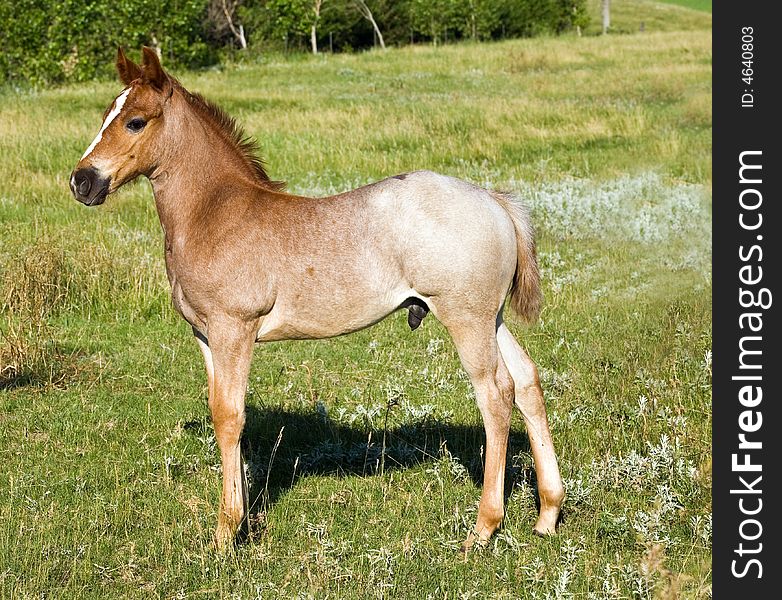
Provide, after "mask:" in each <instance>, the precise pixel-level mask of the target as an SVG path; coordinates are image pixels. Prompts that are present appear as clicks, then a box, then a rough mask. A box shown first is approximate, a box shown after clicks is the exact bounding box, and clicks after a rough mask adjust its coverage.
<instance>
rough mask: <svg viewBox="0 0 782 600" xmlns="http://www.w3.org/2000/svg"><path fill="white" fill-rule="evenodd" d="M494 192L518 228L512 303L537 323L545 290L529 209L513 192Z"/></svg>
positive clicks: (521, 314)
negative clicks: (541, 286)
mask: <svg viewBox="0 0 782 600" xmlns="http://www.w3.org/2000/svg"><path fill="white" fill-rule="evenodd" d="M492 196H494V198H495V199H496V200H497V202H498V203H499V204H500V206H502V208H504V209H505V212H507V213H508V215H509V216H510V218H511V221H513V227H514V229H515V230H516V272H515V273H514V274H513V282H512V283H511V287H510V306H511V308H512V309H513V311H514V312H515V313H516V314H517V315H519V316H520V317H521V318H522V319H523V320H524V321H525V322H527V323H534V322H535V321H536V320H537V318H538V316H539V315H540V308H541V303H542V301H543V294H542V292H541V290H540V271H539V270H538V256H537V251H536V250H535V233H534V230H533V228H532V223H531V222H530V215H529V210H528V209H527V207H526V206H525V205H524V204H522V203H521V201H520V200H519V199H518V198H516V197H515V196H513V195H512V194H506V193H502V192H492Z"/></svg>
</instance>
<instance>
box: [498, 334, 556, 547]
mask: <svg viewBox="0 0 782 600" xmlns="http://www.w3.org/2000/svg"><path fill="white" fill-rule="evenodd" d="M499 323H500V326H499V328H498V329H497V343H498V345H499V347H500V353H501V354H502V358H503V359H504V361H505V364H506V365H507V367H508V370H509V371H510V373H511V376H512V377H513V381H514V383H515V401H516V406H517V407H518V409H519V410H520V411H521V414H522V415H523V416H524V422H525V424H526V425H527V433H528V435H529V443H530V446H531V448H532V457H533V459H534V460H535V471H536V473H537V478H538V495H539V496H540V515H539V516H538V522H537V523H536V524H535V529H534V532H535V533H536V534H538V535H548V534H552V533H554V531H555V528H556V524H557V518H558V517H559V510H560V507H561V506H562V501H563V499H564V497H565V490H564V488H563V487H562V478H561V477H560V475H559V466H558V464H557V455H556V454H555V453H554V444H553V443H552V440H551V432H550V431H549V428H548V419H547V418H546V406H545V404H544V403H543V390H542V389H541V387H540V379H539V378H538V370H537V368H536V367H535V363H533V362H532V360H531V359H530V357H529V356H528V355H527V353H526V352H524V350H523V349H522V348H521V346H520V345H519V343H518V342H517V341H516V339H515V338H514V337H513V335H511V332H510V331H508V328H507V327H506V326H505V324H504V323H502V321H501V320H500V321H499Z"/></svg>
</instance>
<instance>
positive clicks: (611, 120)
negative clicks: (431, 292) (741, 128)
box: [0, 2, 711, 599]
mask: <svg viewBox="0 0 782 600" xmlns="http://www.w3.org/2000/svg"><path fill="white" fill-rule="evenodd" d="M613 4H614V5H615V6H616V7H617V13H616V14H617V19H616V20H615V22H616V21H617V20H618V25H617V27H620V26H621V25H622V20H621V15H622V10H625V11H627V13H628V14H629V8H628V5H629V4H630V3H621V2H615V3H613ZM634 4H635V3H634ZM659 6H660V5H657V4H653V3H648V2H647V3H639V4H638V8H637V9H636V11H644V10H645V11H648V12H649V14H650V15H653V14H654V15H656V14H659V13H658V12H657V11H658V7H659ZM620 7H621V10H620ZM660 10H662V9H660ZM664 12H665V13H666V14H673V15H674V17H675V18H676V20H675V21H674V22H673V23H671V22H670V21H668V20H666V21H665V26H664V27H663V26H661V27H660V28H659V29H660V30H657V29H655V27H654V26H653V24H654V23H655V21H654V20H653V19H652V18H651V16H649V17H646V20H645V22H646V27H645V32H644V33H637V28H636V27H635V26H634V25H632V24H631V23H630V21H629V20H628V21H627V26H626V29H627V31H634V32H636V33H633V34H627V35H612V36H607V37H591V36H584V37H582V38H576V37H563V38H556V39H534V40H520V41H512V42H504V43H498V44H482V45H471V44H464V45H459V46H448V47H441V48H437V49H433V48H430V47H413V48H405V49H401V50H390V51H388V52H387V53H380V52H371V53H366V54H361V55H351V56H328V55H324V56H320V57H317V58H310V57H288V58H284V57H268V58H267V59H265V60H263V61H262V62H260V63H259V64H235V65H232V66H231V67H229V68H226V69H224V70H219V71H217V70H216V71H213V72H206V73H198V74H196V73H181V74H179V75H181V79H182V80H183V82H184V84H185V85H186V86H188V87H191V88H192V89H194V90H197V91H200V92H202V93H204V94H206V95H207V96H208V97H210V98H212V99H214V100H216V101H217V102H218V103H220V104H222V105H223V106H224V108H226V109H227V110H228V112H229V113H231V114H232V115H234V116H236V117H237V118H238V120H239V121H240V122H241V123H243V124H244V125H245V126H246V129H247V131H248V132H249V133H252V134H253V135H255V136H257V138H258V139H259V140H260V143H261V146H262V148H263V154H264V156H265V157H266V158H267V161H268V166H269V172H270V174H271V176H272V177H274V178H282V179H287V181H288V182H289V188H290V189H291V190H293V191H296V192H301V193H310V194H313V195H314V194H327V193H331V192H333V191H338V190H343V189H347V188H350V187H352V186H356V185H359V184H362V183H365V182H368V181H371V180H374V179H377V178H381V177H383V176H387V175H392V174H394V173H398V172H404V171H409V170H415V169H419V168H428V169H432V170H436V171H440V172H443V173H448V174H451V175H455V176H458V177H462V178H465V179H468V180H471V181H474V182H477V183H479V184H484V185H487V186H492V187H495V188H500V189H506V190H511V191H515V192H517V193H518V194H519V195H520V196H522V197H523V198H524V199H525V201H527V202H528V203H529V204H530V205H531V206H532V209H533V215H534V221H535V223H536V225H537V228H538V237H539V253H540V263H541V267H542V271H543V275H544V283H545V295H546V303H545V309H544V311H543V314H542V318H541V321H540V322H539V323H538V324H537V325H535V326H533V327H530V328H525V327H522V326H521V325H520V324H519V323H518V322H517V321H515V320H514V319H513V317H509V321H510V327H511V329H512V330H513V331H514V332H515V333H516V334H517V335H518V337H519V338H520V340H521V341H522V343H523V344H524V345H525V346H526V347H527V349H528V350H529V352H530V353H531V355H532V356H533V357H534V358H535V359H536V360H537V362H538V364H539V366H540V369H541V373H542V377H543V383H544V390H545V392H546V395H547V403H548V408H549V415H550V420H551V424H552V429H553V434H554V440H555V443H556V446H557V449H558V453H559V457H560V464H561V468H562V473H563V476H564V478H565V484H566V489H567V493H568V497H567V500H566V503H565V507H564V516H563V522H562V523H561V526H560V529H559V535H557V536H555V537H551V538H547V539H538V538H535V537H533V536H532V534H531V529H532V525H533V524H534V520H535V515H536V506H535V476H534V471H533V465H532V458H531V454H530V452H529V446H528V442H527V438H526V434H525V431H524V427H523V423H522V420H521V418H520V415H518V414H517V415H516V416H514V424H513V429H512V434H511V443H510V455H509V464H508V471H507V482H508V485H507V488H508V492H509V497H508V501H507V516H506V520H505V524H504V527H503V529H502V530H501V531H500V532H499V534H498V535H496V536H495V537H494V538H493V539H492V541H491V543H490V544H489V546H488V547H487V548H485V549H484V550H482V551H476V552H473V553H471V554H469V555H468V556H466V557H462V556H460V555H459V554H458V553H457V552H456V549H457V547H458V544H459V542H461V540H462V539H463V538H464V537H465V536H466V534H467V531H468V528H469V527H470V526H471V525H472V523H473V520H474V516H475V511H476V504H477V500H478V497H479V494H480V487H479V484H477V483H476V482H479V481H480V478H481V454H482V444H483V431H482V428H481V422H480V417H479V414H478V410H477V408H476V407H475V404H474V401H473V398H472V397H471V391H470V388H469V384H468V382H467V380H466V377H465V376H464V375H463V372H462V371H461V369H460V367H459V364H458V359H457V357H456V355H455V352H454V348H453V345H452V344H451V342H450V339H449V338H448V337H447V335H446V333H445V332H444V330H443V329H442V328H441V327H440V326H439V324H438V323H437V322H436V321H435V320H434V319H427V320H426V321H425V322H424V324H423V325H422V327H421V328H420V329H419V330H418V331H416V332H414V333H411V332H410V331H409V330H408V329H407V326H406V323H405V315H404V314H402V313H398V314H395V315H393V316H392V317H391V318H389V319H387V320H386V321H384V322H383V323H381V324H379V325H377V326H375V327H374V328H371V329H368V330H365V331H362V332H359V333H357V334H354V335H352V336H349V337H345V338H340V339H335V340H330V341H319V342H293V343H275V344H268V345H264V346H261V347H258V349H257V350H256V354H255V360H254V363H253V368H252V373H251V378H250V389H249V391H248V396H247V403H248V426H247V431H246V435H245V439H244V451H245V456H246V457H247V459H248V461H249V472H248V476H249V479H250V482H251V485H252V490H253V498H254V499H255V498H257V500H254V505H253V520H252V528H251V532H250V537H249V540H248V541H247V542H246V543H244V544H242V545H240V546H239V547H238V548H237V549H236V551H235V552H233V553H229V554H227V555H219V554H217V553H216V552H215V551H214V550H213V549H212V547H211V536H212V531H213V526H214V523H215V518H216V508H217V502H218V497H219V476H220V474H219V459H218V455H217V452H216V449H215V444H214V436H213V433H212V428H211V423H210V420H209V416H208V411H207V408H206V398H205V393H206V389H205V376H204V373H203V366H202V362H201V358H200V354H199V352H198V350H197V348H196V345H195V343H194V341H193V340H192V336H191V334H190V332H189V328H188V327H187V326H186V324H185V323H184V322H183V321H182V320H181V319H180V318H179V317H178V316H177V315H176V314H175V313H174V311H173V309H172V308H171V305H170V300H169V291H168V284H167V282H166V279H165V272H164V267H163V258H162V236H161V232H160V227H159V224H158V221H157V217H156V214H155V211H154V206H153V203H152V198H151V194H150V189H149V185H148V183H146V182H141V183H138V184H135V185H132V186H129V187H128V188H127V189H124V190H122V191H121V192H120V193H118V194H117V195H116V196H114V197H112V198H110V199H109V200H108V202H107V203H106V204H105V205H104V206H103V207H101V208H99V209H92V210H91V209H87V208H85V207H83V206H81V205H78V204H77V203H76V202H75V201H74V200H73V198H72V197H71V196H70V193H69V192H68V185H67V178H68V175H69V172H70V170H71V168H72V167H73V165H74V164H75V162H76V161H77V159H78V157H79V156H81V153H82V152H83V150H84V148H85V147H86V146H87V144H89V142H90V140H91V139H92V138H93V136H94V135H95V132H96V131H97V129H98V127H99V125H100V116H101V114H102V112H103V110H104V109H105V107H106V105H107V104H108V103H109V102H110V101H111V99H112V98H113V97H114V96H115V95H116V93H118V91H119V85H118V84H116V83H114V82H97V83H85V84H83V85H74V86H69V87H62V88H58V89H52V90H45V91H24V92H19V91H12V90H4V91H2V92H0V166H1V167H2V169H1V170H2V173H3V186H2V188H1V189H0V240H2V244H0V286H2V287H0V303H1V304H2V316H1V317H0V336H1V337H0V370H1V374H0V377H1V378H2V379H0V386H2V388H0V499H1V500H0V596H1V597H3V598H32V597H36V598H38V597H54V598H106V597H128V598H135V597H145V598H148V597H161V598H211V597H225V598H254V597H261V598H274V597H284V598H296V597H301V598H307V597H313V598H368V597H378V598H425V597H429V598H449V599H451V598H484V597H490V598H541V599H542V598H653V597H666V598H673V597H681V598H698V597H708V596H709V595H710V590H711V491H710V488H711V460H710V456H711V451H710V447H711V433H710V428H711V417H710V415H711V351H710V348H711V317H710V311H711V265H710V247H711V228H710V214H711V202H710V195H711V157H710V155H711V32H710V25H711V16H710V15H709V14H707V13H696V12H694V11H688V10H686V9H682V8H678V7H675V6H668V5H666V6H665V8H664ZM632 14H633V19H636V18H637V17H638V14H639V13H638V12H633V13H632ZM633 22H634V21H633ZM650 24H651V25H650ZM663 29H664V30H663ZM274 449H276V452H274V451H273V450H274Z"/></svg>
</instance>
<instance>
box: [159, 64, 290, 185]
mask: <svg viewBox="0 0 782 600" xmlns="http://www.w3.org/2000/svg"><path fill="white" fill-rule="evenodd" d="M171 81H172V82H173V84H174V86H175V87H176V89H178V90H179V91H180V92H181V93H182V96H183V97H184V98H185V100H187V102H188V104H190V106H191V107H192V108H194V109H195V110H196V111H197V112H198V113H199V114H201V115H202V116H203V117H205V118H207V119H208V120H209V121H210V122H212V123H213V124H214V125H215V126H216V127H217V129H218V130H219V131H220V132H221V133H222V134H223V137H224V138H225V140H226V141H227V142H229V143H230V144H231V145H232V146H233V147H234V148H235V149H236V151H237V152H238V154H239V156H241V158H242V160H243V161H244V162H245V164H246V165H247V167H249V169H250V171H251V172H252V174H253V175H254V176H255V178H256V180H257V181H258V183H259V184H261V185H262V186H263V187H265V188H268V189H270V190H274V191H281V190H284V189H285V182H284V181H273V180H272V179H271V178H270V177H269V176H268V175H267V174H266V168H265V164H264V162H263V159H262V158H261V157H260V156H258V152H259V151H260V148H259V146H258V142H257V141H256V140H255V139H254V138H252V137H251V136H249V135H247V134H246V133H245V132H244V130H243V129H242V128H241V127H240V126H239V124H238V123H237V122H236V119H234V118H233V117H232V116H230V115H229V114H228V113H227V112H225V111H224V110H223V109H222V108H220V107H219V106H217V105H216V104H214V103H213V102H210V101H209V100H207V99H206V98H204V97H203V96H202V95H201V94H196V93H193V92H191V91H189V90H187V89H186V88H185V87H184V86H183V85H182V84H181V83H179V81H177V80H176V79H174V78H173V77H171Z"/></svg>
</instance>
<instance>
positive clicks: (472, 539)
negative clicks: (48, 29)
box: [70, 48, 564, 549]
mask: <svg viewBox="0 0 782 600" xmlns="http://www.w3.org/2000/svg"><path fill="white" fill-rule="evenodd" d="M117 71H118V72H119V78H120V80H121V81H122V83H123V84H124V86H125V89H124V90H123V91H122V93H121V94H120V95H119V96H117V98H116V99H115V100H114V102H113V103H112V105H111V106H110V107H109V109H108V110H107V111H106V114H105V115H104V120H103V126H102V127H101V130H100V132H99V133H98V135H97V137H96V138H95V140H93V142H92V143H91V144H90V146H89V147H88V148H87V151H86V152H85V153H84V155H83V156H82V158H81V160H79V162H78V164H77V165H76V168H75V169H74V171H73V174H72V176H71V180H70V186H71V191H72V192H73V194H74V196H75V197H76V199H77V200H79V201H80V202H82V203H84V204H86V205H87V206H96V205H98V204H101V203H102V202H103V201H104V200H105V199H106V196H107V195H108V194H110V193H112V192H114V191H115V190H117V189H118V188H119V187H120V186H122V185H123V184H125V183H127V182H128V181H131V180H132V179H134V178H136V177H137V176H139V175H145V176H147V177H148V178H149V180H150V181H151V182H152V188H153V191H154V195H155V205H156V207H157V212H158V215H159V217H160V223H161V225H162V227H163V233H164V235H165V260H166V271H167V274H168V279H169V281H170V283H171V289H172V296H173V302H174V306H175V307H176V309H177V310H178V311H179V313H180V314H181V315H182V317H184V319H185V320H186V321H187V322H188V323H189V324H190V325H191V326H192V328H193V332H194V333H195V337H196V340H197V341H198V345H199V346H200V348H201V352H202V353H203V355H204V361H205V362H206V372H207V377H208V384H209V408H210V410H211V413H212V420H213V422H214V428H215V436H216V438H217V443H218V446H219V448H220V454H221V458H222V465H223V492H222V500H221V507H220V511H219V515H218V521H217V530H216V533H215V539H216V543H217V545H218V547H224V546H226V545H228V544H230V543H232V542H233V540H234V539H235V535H236V532H237V529H238V527H239V526H240V525H241V524H242V522H243V521H244V519H245V518H246V517H247V514H246V508H245V507H246V506H247V497H246V495H247V490H246V489H245V487H244V484H243V481H244V478H243V465H242V457H241V453H240V448H239V438H240V436H241V433H242V428H243V426H244V406H245V405H244V396H245V389H246V386H247V375H248V370H249V368H250V359H251V356H252V350H253V345H254V343H255V342H264V341H271V340H285V339H317V338H326V337H331V336H337V335H342V334H345V333H350V332H352V331H356V330H359V329H362V328H364V327H368V326H369V325H372V324H374V323H377V322H378V321H380V320H382V319H383V318H385V317H386V316H387V315H389V314H390V313H392V312H394V311H396V310H397V309H399V308H402V307H407V308H408V309H409V310H410V314H409V323H410V326H411V327H412V328H415V327H417V326H418V324H419V323H420V321H421V319H422V318H423V317H424V316H425V315H426V313H427V312H429V311H431V312H432V313H433V314H434V315H435V316H436V317H437V319H439V320H440V322H442V323H443V325H444V326H445V327H446V328H447V329H448V332H449V333H450V334H451V336H452V337H453V341H454V343H455V345H456V348H457V350H458V352H459V357H460V359H461V362H462V365H463V366H464V368H465V369H466V370H467V373H468V374H469V376H470V379H471V381H472V384H473V386H474V387H475V394H476V398H477V403H478V407H479V409H480V411H481V415H482V417H483V422H484V428H485V430H486V465H485V475H484V482H483V492H482V495H481V501H480V506H479V510H478V518H477V522H476V524H475V527H474V529H473V530H472V532H471V533H470V534H469V536H468V537H467V540H466V541H465V543H464V548H465V549H469V548H470V547H471V546H472V545H473V544H474V543H476V542H485V541H486V540H488V539H489V537H490V536H491V535H492V533H494V531H495V530H496V529H497V527H498V526H499V525H500V522H501V521H502V518H503V515H504V506H503V502H504V497H503V485H504V473H505V456H506V450H507V442H508V432H509V428H510V419H511V412H512V408H513V404H514V402H515V404H516V406H517V407H518V408H519V410H520V411H521V414H522V415H523V417H524V421H525V423H526V425H527V431H528V433H529V439H530V444H531V446H532V453H533V457H534V460H535V466H536V468H537V474H538V491H539V495H540V515H539V518H538V521H537V524H536V525H535V530H534V531H535V533H537V534H539V535H544V534H551V533H554V530H555V525H556V522H557V517H558V515H559V510H560V505H561V504H562V500H563V497H564V490H563V487H562V480H561V478H560V475H559V469H558V466H557V459H556V455H555V453H554V447H553V445H552V441H551V435H550V433H549V428H548V422H547V419H546V409H545V406H544V404H543V393H542V390H541V387H540V381H539V379H538V374H537V369H536V368H535V365H534V363H533V362H532V361H531V360H530V358H529V356H527V354H526V353H525V352H524V350H523V349H522V348H521V346H519V344H518V342H517V341H516V340H515V339H514V338H513V336H512V335H511V333H510V331H508V329H507V327H506V326H505V325H504V324H503V321H502V309H503V305H504V303H505V300H506V297H507V295H508V293H509V292H510V305H511V307H512V308H513V309H514V310H515V311H516V312H517V313H518V314H519V315H520V316H521V317H522V318H524V319H526V320H527V321H532V320H534V319H535V318H536V317H537V314H538V312H539V307H540V288H539V279H538V267H537V262H536V258H535V245H534V241H533V237H532V230H531V227H530V224H529V218H528V215H527V213H526V211H525V210H524V209H523V208H522V207H521V206H520V205H519V204H518V203H516V202H514V201H513V200H512V199H511V198H509V197H508V196H504V195H502V194H499V193H496V192H490V191H487V190H484V189H481V188H478V187H476V186H474V185H471V184H469V183H466V182H464V181H460V180H458V179H453V178H451V177H445V176H443V175H438V174H435V173H431V172H427V171H419V172H415V173H406V174H403V175H397V176H395V177H391V178H389V179H384V180H383V181H379V182H377V183H374V184H371V185H368V186H365V187H362V188H359V189H355V190H352V191H349V192H345V193H343V194H338V195H336V196H331V197H328V198H303V197H298V196H293V195H291V194H287V193H284V192H283V191H282V187H283V186H282V184H280V183H277V182H273V181H270V180H269V177H268V176H267V175H266V173H265V172H264V169H263V166H262V164H261V161H260V160H259V159H258V158H256V157H255V155H254V150H255V146H254V144H252V143H251V142H249V141H247V140H246V139H245V138H244V137H243V134H242V132H241V131H240V130H239V128H238V127H237V126H236V124H235V123H234V121H233V120H232V119H231V118H230V117H228V116H227V115H226V114H225V113H223V112H222V111H221V110H220V109H218V108H216V107H215V106H214V105H212V104H210V103H209V102H207V101H206V100H204V99H203V98H202V97H201V96H199V95H197V94H191V93H190V92H188V91H187V90H186V89H184V88H183V87H182V85H181V84H180V83H179V82H177V81H176V80H175V79H173V78H172V77H170V76H169V75H168V74H167V73H166V72H165V71H164V70H163V68H162V67H161V66H160V62H159V60H158V58H157V55H156V54H155V52H153V51H152V50H150V49H149V48H144V49H143V62H142V64H141V66H139V65H137V64H135V63H133V62H132V61H130V60H129V59H128V58H127V57H126V56H125V54H124V53H123V52H122V50H121V49H120V50H119V52H118V56H117Z"/></svg>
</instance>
